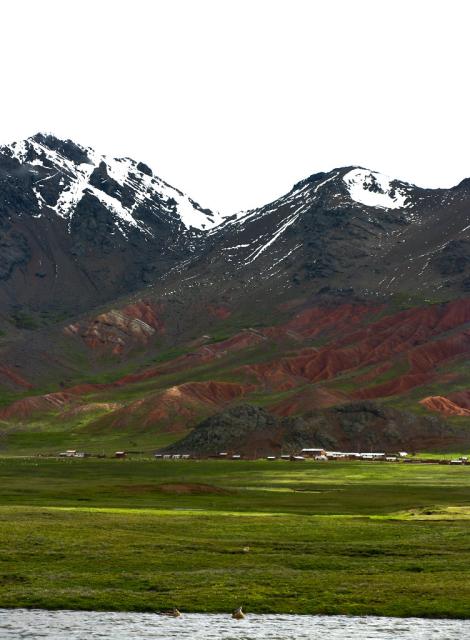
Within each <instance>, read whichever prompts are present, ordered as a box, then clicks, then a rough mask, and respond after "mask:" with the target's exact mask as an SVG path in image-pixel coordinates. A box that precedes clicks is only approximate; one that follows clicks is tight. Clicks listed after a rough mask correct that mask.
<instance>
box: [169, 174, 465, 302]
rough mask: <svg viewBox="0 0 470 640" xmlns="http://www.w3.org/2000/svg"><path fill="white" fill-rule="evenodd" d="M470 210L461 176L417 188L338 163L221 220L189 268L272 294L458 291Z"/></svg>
mask: <svg viewBox="0 0 470 640" xmlns="http://www.w3.org/2000/svg"><path fill="white" fill-rule="evenodd" d="M469 206H470V183H467V182H465V181H464V182H463V183H462V184H461V185H458V186H457V187H455V188H453V189H421V188H418V187H415V186H413V185H410V184H406V183H403V182H400V181H397V180H389V179H388V178H386V177H384V176H382V175H381V174H379V173H376V172H373V171H369V170H366V169H362V168H353V167H347V168H342V169H335V170H333V171H331V172H329V173H320V174H315V175H313V176H311V177H310V178H307V179H306V180H303V181H302V182H299V183H298V184H297V185H295V186H294V187H293V189H292V190H291V191H290V192H289V193H288V194H286V195H285V196H283V197H281V198H279V199H278V200H275V201H274V202H272V203H270V204H268V205H266V206H265V207H262V208H260V209H255V210H253V211H249V212H246V213H245V214H243V215H238V216H236V217H234V218H233V219H228V220H226V221H224V222H222V224H220V225H218V226H217V227H215V228H214V229H213V230H211V231H210V232H209V234H208V240H207V243H206V245H207V246H206V248H205V249H204V251H203V252H202V253H201V254H197V255H195V256H193V258H192V259H191V265H192V266H193V265H194V270H195V271H196V270H197V273H198V277H197V280H198V282H199V283H201V284H203V283H204V282H205V281H206V282H209V283H212V282H213V281H214V280H219V281H220V282H219V284H221V285H222V286H224V285H223V283H224V282H226V283H228V285H229V286H230V287H233V286H237V285H238V286H241V287H242V289H243V290H247V289H251V290H257V289H260V290H263V291H268V290H269V291H270V292H271V293H273V294H274V295H276V292H279V291H281V290H282V292H283V295H285V294H286V291H293V290H297V291H298V292H299V291H302V292H305V293H306V294H308V295H314V294H318V293H320V294H324V293H330V294H331V293H333V294H339V295H342V296H344V295H346V296H349V297H351V296H352V295H357V296H360V297H361V298H368V299H386V298H387V297H389V296H390V295H393V294H396V293H405V294H406V293H408V294H411V295H421V296H432V297H433V298H435V297H436V295H437V296H440V297H442V298H443V299H448V298H450V297H458V296H460V295H464V294H465V293H469V292H470V260H469V254H470V232H469V229H470V213H469ZM186 268H187V267H186ZM221 276H222V277H221ZM179 286H181V285H179Z"/></svg>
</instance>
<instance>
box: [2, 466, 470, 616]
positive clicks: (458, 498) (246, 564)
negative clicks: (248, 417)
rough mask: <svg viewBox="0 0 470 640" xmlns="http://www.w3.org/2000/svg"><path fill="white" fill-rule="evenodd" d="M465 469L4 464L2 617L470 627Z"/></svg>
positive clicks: (468, 474) (469, 493)
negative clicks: (26, 613) (221, 617)
mask: <svg viewBox="0 0 470 640" xmlns="http://www.w3.org/2000/svg"><path fill="white" fill-rule="evenodd" d="M469 521H470V467H460V466H456V467H451V466H434V465H386V464H370V463H364V462H358V463H351V462H350V463H332V464H321V463H314V462H308V463H305V464H303V465H298V466H297V465H293V464H289V463H287V464H286V463H282V462H280V461H276V462H267V461H258V462H245V461H240V462H235V463H234V462H231V461H189V462H188V461H181V462H180V461H168V462H156V461H154V460H140V461H137V460H132V459H127V460H94V459H85V460H73V459H67V460H48V459H33V458H3V459H0V607H41V608H51V609H55V608H67V609H96V610H130V611H131V610H140V611H157V610H161V609H165V608H171V607H174V606H177V607H178V608H180V609H181V610H182V611H199V612H202V611H205V612H216V611H223V612H228V611H230V610H232V609H233V608H234V607H237V606H239V605H243V606H244V607H245V608H246V610H247V611H249V612H279V613H281V612H292V613H305V614H307V613H308V614H314V613H327V614H339V613H342V614H375V615H391V616H433V617H468V618H470V604H469V603H470V542H469V536H468V530H469V524H470V522H469Z"/></svg>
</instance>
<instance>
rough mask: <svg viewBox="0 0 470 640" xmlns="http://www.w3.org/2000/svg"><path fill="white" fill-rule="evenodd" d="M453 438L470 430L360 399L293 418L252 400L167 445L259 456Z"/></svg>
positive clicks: (435, 443)
mask: <svg viewBox="0 0 470 640" xmlns="http://www.w3.org/2000/svg"><path fill="white" fill-rule="evenodd" d="M456 443H459V444H462V445H467V446H468V445H469V444H470V434H469V433H468V430H466V429H465V428H459V427H455V426H448V425H446V424H445V423H444V422H442V421H441V420H439V419H438V418H434V417H421V416H416V415H413V414H410V413H406V412H402V411H397V410H395V409H391V408H385V407H381V406H380V405H377V404H375V403H372V402H360V403H353V404H347V405H343V406H340V407H335V408H331V409H325V410H323V411H316V412H310V413H308V414H306V415H305V416H303V417H297V418H289V417H288V418H280V417H277V416H274V415H273V414H271V413H268V412H267V411H266V410H264V409H261V408H259V407H254V406H250V405H241V406H236V407H233V408H230V409H227V410H226V411H223V412H221V413H218V414H216V415H214V416H211V417H210V418H207V419H206V420H204V421H203V422H201V423H200V424H199V425H198V426H197V427H196V428H195V429H194V430H193V431H192V432H191V433H190V434H189V435H188V436H187V437H185V438H183V439H182V440H180V441H179V442H177V443H175V444H174V445H172V446H171V447H168V448H167V449H166V450H167V451H169V452H184V453H192V454H195V455H215V454H217V453H219V452H221V451H225V452H227V453H240V454H244V455H246V456H252V457H258V456H261V455H267V454H279V453H281V452H284V453H291V452H298V451H299V450H300V449H302V448H304V447H322V448H326V449H330V450H332V449H333V450H343V451H385V452H387V451H397V450H399V449H406V450H411V451H413V450H415V449H418V448H419V449H433V448H435V449H442V448H446V447H448V446H449V445H455V444H456Z"/></svg>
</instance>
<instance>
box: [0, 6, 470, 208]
mask: <svg viewBox="0 0 470 640" xmlns="http://www.w3.org/2000/svg"><path fill="white" fill-rule="evenodd" d="M469 28H470V2H468V0H446V1H444V0H439V1H435V0H427V1H426V0H407V1H403V0H310V1H309V0H305V1H304V0H284V1H277V0H187V1H186V0H129V1H124V0H123V1H120V0H60V1H55V0H14V1H10V2H2V3H1V5H0V54H1V58H0V59H1V84H0V86H1V96H0V143H6V142H11V141H13V140H16V139H22V138H26V137H28V136H30V135H32V134H34V133H35V132H37V131H47V132H51V133H54V134H56V135H57V136H59V137H66V138H71V139H73V140H75V141H77V142H80V143H82V144H84V145H87V146H93V147H94V148H95V149H96V150H97V151H99V152H101V153H109V154H112V155H115V156H130V157H132V158H134V159H136V160H143V161H145V162H147V164H149V165H150V166H151V167H152V169H153V170H154V171H155V173H157V174H158V175H159V176H161V177H162V178H164V179H165V180H167V181H168V182H170V183H171V184H173V185H174V186H177V187H179V188H180V189H182V190H183V191H185V192H186V193H188V194H189V195H191V196H192V197H193V198H195V199H196V200H198V201H199V202H200V203H201V204H202V205H204V206H208V207H210V208H213V209H219V210H221V211H223V212H224V213H225V212H226V213H231V212H234V211H235V210H240V209H246V208H250V207H254V206H258V205H261V204H265V203H266V202H268V201H270V200H272V199H274V198H275V197H277V196H279V195H281V194H283V193H284V192H286V191H288V190H289V189H290V187H291V186H292V185H293V184H294V183H295V182H297V181H298V180H300V179H302V178H304V177H306V176H308V175H310V174H312V173H315V172H317V171H328V170H330V169H332V168H333V167H337V166H343V165H361V166H366V167H368V168H371V169H376V170H379V171H382V172H383V173H386V174H388V175H390V176H393V177H398V178H401V179H405V180H408V181H410V182H414V183H416V184H419V185H421V186H451V185H453V184H456V183H457V182H459V181H460V180H461V179H462V178H464V177H468V176H470V104H469V102H470V100H469V98H470V88H469V87H470V81H469V73H470V44H469V43H470V38H469V35H468V34H469Z"/></svg>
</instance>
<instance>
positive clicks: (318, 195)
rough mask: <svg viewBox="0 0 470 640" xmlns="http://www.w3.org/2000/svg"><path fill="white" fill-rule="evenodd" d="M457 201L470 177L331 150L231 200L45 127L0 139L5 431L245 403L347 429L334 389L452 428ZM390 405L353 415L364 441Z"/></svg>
mask: <svg viewBox="0 0 470 640" xmlns="http://www.w3.org/2000/svg"><path fill="white" fill-rule="evenodd" d="M469 218H470V180H464V181H463V182H462V183H460V184H459V185H457V186H456V187H454V188H451V189H423V188H419V187H416V186H414V185H411V184H408V183H405V182H402V181H399V180H392V179H389V178H387V177H385V176H383V175H381V174H379V173H377V172H375V171H371V170H368V169H364V168H361V167H343V168H338V169H334V170H332V171H330V172H327V173H317V174H314V175H312V176H310V177H309V178H306V179H305V180H302V181H301V182H299V183H297V184H296V185H294V187H293V188H292V189H291V191H290V192H289V193H287V194H286V195H283V196H281V197H280V198H278V199H277V200H274V201H273V202H271V203H269V204H267V205H266V206H264V207H261V208H258V209H253V210H250V211H244V212H239V213H237V214H235V215H231V216H225V217H224V216H222V215H220V214H218V213H213V212H211V211H210V210H208V209H202V208H201V207H200V206H199V205H198V204H197V203H195V202H194V201H193V200H191V199H190V198H189V197H187V196H184V195H183V193H182V192H180V191H179V190H177V189H175V188H173V187H170V186H169V185H167V184H166V183H165V182H164V181H163V180H161V179H160V178H158V177H156V176H155V175H154V174H153V172H152V170H151V169H150V168H149V167H147V166H146V165H144V164H142V163H140V162H136V161H134V160H131V159H128V158H124V159H122V158H121V159H113V158H108V157H106V156H100V155H98V154H97V153H96V152H94V151H93V150H91V149H89V148H86V147H83V146H80V145H78V144H76V143H74V142H71V141H69V140H66V141H64V140H59V139H57V138H55V137H53V136H47V135H44V134H37V135H36V136H33V137H32V138H29V139H28V140H25V141H23V142H19V143H13V144H11V145H7V146H5V147H2V148H1V149H0V243H1V247H2V251H1V252H0V355H1V361H0V446H2V442H4V443H6V444H5V445H4V446H6V447H13V448H15V447H16V450H18V448H19V449H21V446H20V445H21V443H22V442H24V441H25V440H26V441H27V442H28V443H29V444H28V447H34V450H41V451H48V448H47V447H48V446H49V444H48V443H50V442H54V446H55V447H57V446H59V444H60V443H63V444H64V446H66V445H70V446H73V445H76V446H79V447H83V448H87V444H88V443H89V442H98V441H99V442H103V443H104V444H103V446H106V447H107V446H111V445H110V444H109V443H111V442H112V443H114V444H115V446H116V447H119V448H132V447H134V448H135V447H136V446H142V447H157V446H163V445H167V444H169V443H171V442H173V441H175V440H177V439H179V438H181V437H184V436H185V435H187V434H188V431H189V430H191V429H192V428H194V427H196V426H197V425H198V424H199V423H200V422H201V421H203V420H205V419H207V418H210V417H211V416H212V415H216V414H219V412H221V411H222V412H224V411H226V410H231V408H233V407H234V406H236V405H238V404H244V405H246V404H249V405H252V406H261V407H263V408H266V409H267V410H268V411H269V413H270V414H273V415H275V416H277V419H279V420H282V419H283V418H289V419H290V418H293V419H297V418H304V417H305V416H307V415H308V414H309V413H311V412H317V411H323V412H324V413H321V420H320V418H318V420H320V422H321V424H322V433H323V435H325V434H326V435H328V433H329V435H330V436H331V437H332V438H333V437H334V438H336V441H337V442H339V443H341V442H343V441H344V442H346V439H345V438H346V436H345V435H344V433H342V431H341V429H342V428H343V427H341V425H339V422H338V419H337V418H338V414H335V413H334V412H331V411H329V408H330V407H342V406H351V405H352V406H355V403H358V402H359V403H361V402H370V401H373V402H374V403H378V405H379V406H380V407H382V408H383V410H384V411H385V410H386V409H387V410H388V409H390V410H391V411H392V410H393V411H398V412H403V411H404V412H405V413H406V414H407V415H408V414H410V413H411V414H414V415H417V416H420V415H433V414H440V415H441V416H443V417H444V419H445V420H447V423H446V424H450V423H449V420H450V422H451V423H453V422H455V421H457V422H458V425H457V426H458V428H457V426H456V425H453V426H456V429H457V430H453V428H452V429H451V428H450V427H449V431H448V434H450V435H451V436H452V438H453V441H454V442H455V446H457V443H458V442H459V443H460V445H461V444H462V442H463V441H462V438H461V435H462V433H463V432H462V429H461V428H460V427H461V426H462V425H463V427H465V426H466V425H467V423H468V426H470V422H469V421H470V414H469V411H468V403H467V399H468V397H469V394H470V367H468V358H469V354H470V328H469V327H470V220H469ZM1 405H3V407H2V406H1ZM367 415H369V414H367ZM387 415H388V416H389V417H390V420H391V421H392V422H393V421H395V422H396V421H397V420H398V418H397V415H401V414H400V413H398V414H393V415H392V414H387ZM363 417H364V416H363ZM358 419H359V418H358ZM387 419H388V418H387ZM309 420H310V418H309ZM361 420H362V418H361ZM406 420H408V418H407V419H406ZM406 420H405V422H406ZM310 421H311V420H310ZM325 421H326V422H325ZM340 422H341V421H340ZM286 424H290V422H289V421H287V423H286ZM292 424H293V423H292ZM309 424H310V422H309ZM341 424H342V423H341ZM386 424H388V423H387V422H381V421H380V420H375V419H374V420H369V419H368V418H367V419H365V425H366V429H368V430H369V435H368V440H367V442H373V441H374V437H375V436H374V433H375V434H376V435H377V434H378V433H379V431H380V429H382V427H384V425H385V427H384V428H388V427H386ZM390 424H391V423H390ZM406 424H413V425H414V426H412V427H410V428H412V429H413V430H414V431H415V432H416V434H418V433H419V434H420V435H419V439H420V441H421V442H422V443H423V446H427V447H432V446H434V447H437V446H448V447H452V443H451V441H449V439H448V438H447V436H446V435H445V433H442V432H441V431H439V429H440V428H441V427H439V429H438V430H437V431H435V430H434V431H433V429H434V427H432V428H431V426H429V425H431V423H430V422H427V421H421V422H413V421H412V422H411V423H408V422H406ZM433 424H434V423H433ZM435 424H437V423H435ZM2 425H3V426H2ZM328 425H329V426H328ZM338 425H339V426H338ZM418 426H419V428H418ZM428 427H429V433H428V436H429V437H426V434H425V431H426V429H428ZM45 431H46V432H47V433H53V434H55V435H54V437H53V439H52V440H49V439H48V438H49V436H45V435H44V432H45ZM438 431H439V433H438ZM305 433H306V434H307V436H306V437H307V439H308V438H314V437H315V436H314V431H312V430H309V429H307V431H306V432H305ZM25 434H28V435H27V436H26V435H25ZM433 434H434V435H433ZM402 436H403V437H404V435H403V434H402ZM402 436H400V437H402ZM457 436H458V437H457ZM50 437H52V436H50ZM254 437H255V436H254V435H253V438H254ZM381 437H383V438H385V440H386V434H385V435H383V434H382V436H381ZM387 437H388V436H387ZM417 437H418V436H417ZM2 438H3V440H2ZM413 438H414V436H413V437H411V436H410V438H409V440H408V441H409V442H410V443H413V446H416V447H417V448H418V442H417V441H416V440H415V439H413ZM452 438H451V440H452ZM385 440H383V441H384V442H385ZM289 441H290V440H289V437H287V438H284V439H283V440H282V442H285V443H288V442H289ZM377 442H379V440H377ZM387 442H388V441H387ZM15 443H16V444H15ZM433 443H434V444H433ZM439 443H440V444H439ZM306 444H307V443H306ZM314 444H315V443H312V446H313V445H314ZM460 445H459V446H460ZM26 449H27V447H26Z"/></svg>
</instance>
